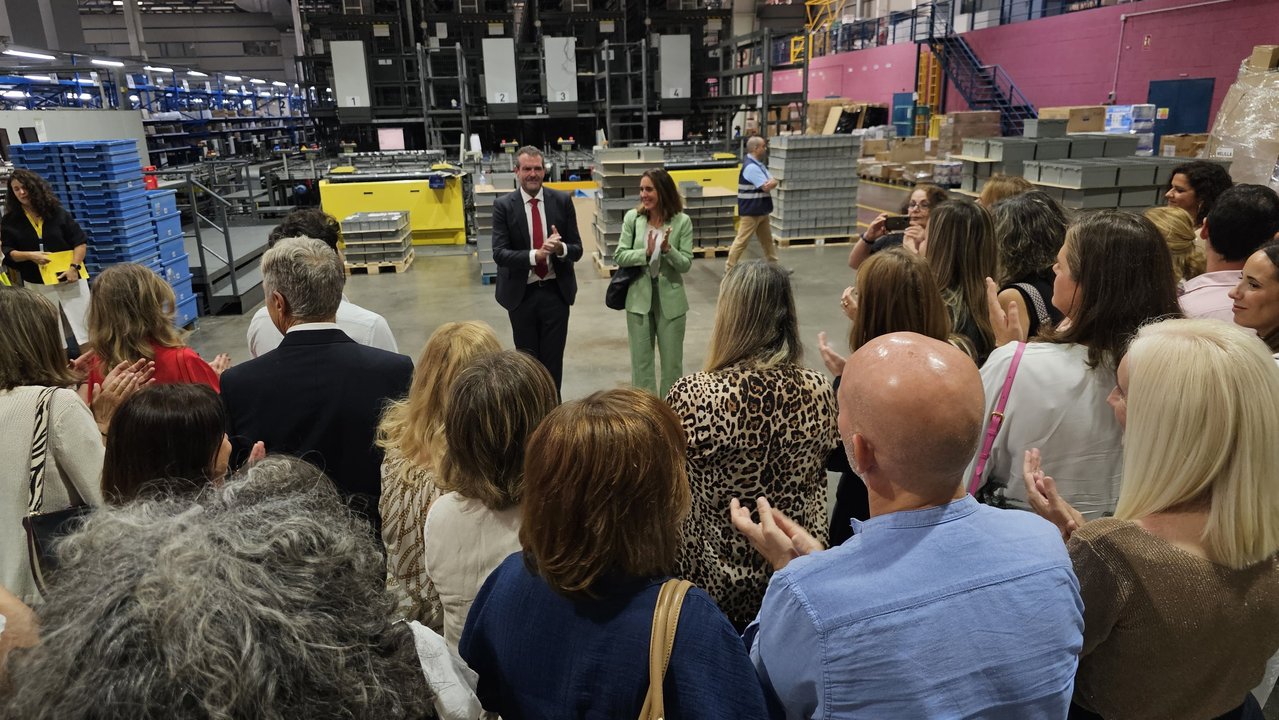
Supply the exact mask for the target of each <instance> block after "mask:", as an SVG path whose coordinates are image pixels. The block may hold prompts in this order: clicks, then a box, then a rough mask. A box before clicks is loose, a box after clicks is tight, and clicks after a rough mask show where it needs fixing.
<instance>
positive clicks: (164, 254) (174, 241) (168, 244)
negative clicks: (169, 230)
mask: <svg viewBox="0 0 1279 720" xmlns="http://www.w3.org/2000/svg"><path fill="white" fill-rule="evenodd" d="M158 243H159V248H160V260H161V261H165V260H172V259H173V258H175V257H178V256H179V255H184V256H185V255H186V254H187V246H186V242H185V239H184V238H182V237H176V238H170V239H168V240H160V241H158Z"/></svg>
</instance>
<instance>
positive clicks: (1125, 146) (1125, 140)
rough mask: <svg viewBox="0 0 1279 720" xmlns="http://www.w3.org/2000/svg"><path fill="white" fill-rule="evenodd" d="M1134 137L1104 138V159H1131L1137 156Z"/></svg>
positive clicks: (1115, 136)
mask: <svg viewBox="0 0 1279 720" xmlns="http://www.w3.org/2000/svg"><path fill="white" fill-rule="evenodd" d="M1137 145H1138V140H1137V136H1136V135H1109V136H1107V137H1106V157H1132V156H1133V155H1136V154H1137Z"/></svg>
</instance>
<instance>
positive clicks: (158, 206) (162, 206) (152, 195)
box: [147, 190, 178, 219]
mask: <svg viewBox="0 0 1279 720" xmlns="http://www.w3.org/2000/svg"><path fill="white" fill-rule="evenodd" d="M147 197H148V198H149V199H150V200H151V216H152V217H155V218H157V219H158V218H162V217H164V216H165V215H172V214H174V213H176V212H177V211H178V193H177V191H176V190H148V191H147Z"/></svg>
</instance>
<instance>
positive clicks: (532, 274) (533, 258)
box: [520, 188, 568, 283]
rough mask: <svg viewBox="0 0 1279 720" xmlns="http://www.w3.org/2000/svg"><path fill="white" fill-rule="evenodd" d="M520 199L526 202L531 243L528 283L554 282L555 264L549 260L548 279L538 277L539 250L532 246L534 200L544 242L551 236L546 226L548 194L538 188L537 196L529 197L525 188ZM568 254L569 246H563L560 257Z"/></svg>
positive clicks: (526, 220)
mask: <svg viewBox="0 0 1279 720" xmlns="http://www.w3.org/2000/svg"><path fill="white" fill-rule="evenodd" d="M520 197H521V198H523V200H524V227H526V228H528V241H529V250H528V264H529V268H528V282H531V283H534V282H538V281H539V280H552V279H554V278H555V264H554V263H552V262H551V261H549V260H547V262H546V277H544V278H541V277H538V276H537V272H536V270H537V248H535V247H533V246H532V245H533V205H532V204H531V203H530V202H529V200H533V199H536V200H537V213H538V217H540V218H541V220H542V240H543V242H545V241H546V239H547V238H549V237H550V236H551V228H550V225H547V224H546V193H544V192H542V189H541V188H538V190H537V194H536V195H529V194H528V193H526V192H524V188H520ZM557 229H558V228H557ZM567 253H568V246H567V245H563V244H561V245H560V252H559V255H558V257H564V256H565V255H566V254H567Z"/></svg>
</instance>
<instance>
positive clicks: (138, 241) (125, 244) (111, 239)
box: [89, 230, 160, 256]
mask: <svg viewBox="0 0 1279 720" xmlns="http://www.w3.org/2000/svg"><path fill="white" fill-rule="evenodd" d="M89 247H93V248H100V249H102V250H131V249H133V248H139V247H148V248H151V251H152V252H153V253H155V254H156V255H157V256H158V255H159V253H160V244H159V243H157V242H156V241H155V233H153V232H150V231H149V230H148V231H147V232H142V233H137V234H134V235H125V234H124V233H110V232H99V233H90V234H89Z"/></svg>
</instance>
